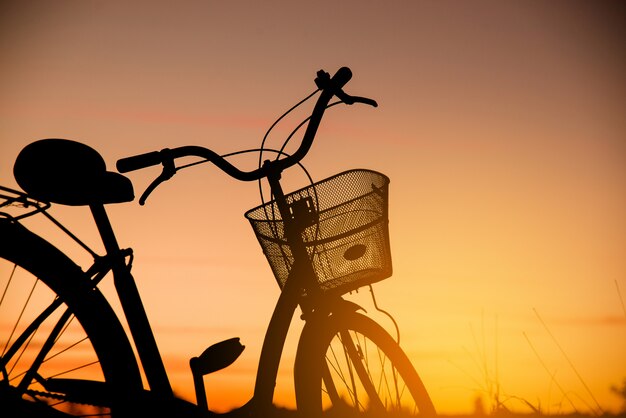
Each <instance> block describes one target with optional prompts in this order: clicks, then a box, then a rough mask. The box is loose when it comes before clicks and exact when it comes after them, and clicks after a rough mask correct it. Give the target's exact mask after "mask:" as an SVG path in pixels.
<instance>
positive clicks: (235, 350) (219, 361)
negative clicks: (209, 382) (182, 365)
mask: <svg viewBox="0 0 626 418" xmlns="http://www.w3.org/2000/svg"><path fill="white" fill-rule="evenodd" d="M244 348H246V347H245V346H244V345H242V344H241V342H240V341H239V338H238V337H236V338H231V339H228V340H225V341H222V342H219V343H216V344H213V345H212V346H210V347H209V348H207V349H206V350H204V351H203V352H202V354H200V355H199V356H198V357H192V358H191V360H189V366H190V367H191V374H192V375H193V385H194V388H195V390H196V402H197V403H198V406H199V407H200V408H202V409H205V410H208V409H209V406H208V402H207V398H206V391H205V390H204V379H203V378H202V377H203V376H205V375H207V374H209V373H213V372H216V371H218V370H221V369H223V368H225V367H228V366H230V365H231V364H233V362H234V361H235V360H237V358H239V356H240V355H241V353H242V352H243V349H244Z"/></svg>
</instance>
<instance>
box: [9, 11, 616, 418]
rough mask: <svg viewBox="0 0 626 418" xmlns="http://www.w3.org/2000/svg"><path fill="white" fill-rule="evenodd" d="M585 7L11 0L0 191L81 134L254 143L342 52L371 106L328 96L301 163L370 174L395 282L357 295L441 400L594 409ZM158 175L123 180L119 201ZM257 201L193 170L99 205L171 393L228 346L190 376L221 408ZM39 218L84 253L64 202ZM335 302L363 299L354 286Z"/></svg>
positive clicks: (247, 368)
mask: <svg viewBox="0 0 626 418" xmlns="http://www.w3.org/2000/svg"><path fill="white" fill-rule="evenodd" d="M604 6H605V8H603V6H597V5H595V4H586V3H574V4H573V5H572V4H567V5H564V4H552V3H545V4H544V3H541V4H537V3H510V2H505V3H502V2H483V1H481V2H472V3H471V4H470V3H456V2H455V3H447V2H436V3H431V2H403V3H397V4H394V3H392V4H389V3H385V4H383V3H376V2H365V3H364V2H355V1H348V2H341V3H340V4H337V3H336V2H321V3H320V2H316V3H315V5H313V3H311V5H310V6H309V5H305V4H303V3H298V5H297V6H296V4H295V3H288V2H282V4H278V3H275V4H272V5H266V4H261V3H257V2H252V1H250V2H245V7H244V5H243V4H241V2H234V3H228V2H195V1H192V2H186V3H184V5H181V6H179V7H177V8H175V9H174V8H172V7H171V4H170V3H167V4H166V3H164V2H154V1H152V2H132V3H125V2H117V3H111V2H106V3H105V2H69V1H61V2H59V1H57V2H54V6H52V3H50V4H49V3H48V2H40V3H37V4H35V3H32V2H29V3H23V2H9V4H8V5H6V6H3V12H2V13H0V39H2V41H1V42H0V53H1V55H2V57H3V59H2V64H0V65H1V68H2V77H1V78H0V159H1V160H0V182H1V183H2V184H3V185H7V186H15V182H14V180H13V176H12V163H13V160H14V159H15V157H16V155H17V153H18V152H19V150H20V149H21V148H22V147H24V146H25V145H26V144H27V143H29V142H31V141H33V140H35V139H39V138H45V137H63V138H70V139H75V140H80V141H84V142H85V143H87V144H89V145H90V146H92V147H94V148H96V149H97V150H99V151H100V152H101V153H102V155H103V156H104V158H105V160H106V161H107V163H108V164H109V167H110V168H111V169H112V168H113V167H114V163H115V160H116V159H118V158H121V157H125V156H129V155H133V154H136V153H140V152H146V151H151V150H158V149H161V148H164V147H175V146H179V145H191V144H200V145H204V146H206V147H210V148H213V149H215V150H216V151H217V152H230V151H236V150H240V149H245V148H253V147H258V146H259V144H260V141H261V138H262V135H263V133H264V130H265V129H266V128H267V127H269V125H270V124H271V123H272V122H273V121H274V119H275V117H277V116H278V115H279V114H280V113H282V112H283V111H284V110H286V109H287V108H288V107H289V106H291V105H292V104H293V103H295V101H296V100H298V99H300V98H301V97H303V96H305V95H306V94H307V93H309V92H310V91H312V90H313V89H314V85H313V82H312V81H313V77H314V75H315V72H316V71H317V70H318V69H320V68H324V69H326V70H327V71H330V72H333V71H335V70H336V69H337V68H339V67H340V66H343V65H347V66H350V67H351V68H352V70H353V72H354V79H353V81H352V82H351V83H350V84H349V85H348V87H347V90H348V91H349V92H351V93H354V94H357V95H364V96H370V97H373V98H375V99H377V100H378V101H379V103H380V107H379V108H378V109H375V110H374V109H370V108H365V107H356V106H355V107H352V108H334V109H333V110H332V111H330V113H329V114H328V117H327V119H326V120H325V121H324V122H323V126H322V127H321V129H320V134H319V137H318V141H317V142H316V143H315V144H314V146H313V149H312V150H311V152H310V154H309V156H308V157H307V160H306V161H304V163H305V165H306V166H307V168H308V169H309V171H310V172H311V173H312V175H313V176H314V178H315V179H317V180H319V179H321V178H324V177H326V176H328V175H331V174H334V173H336V172H339V171H342V170H344V169H348V168H355V167H366V168H372V169H375V170H378V171H381V172H383V173H385V174H387V175H388V176H389V177H390V178H391V184H390V193H391V200H390V211H391V213H390V217H391V224H390V233H391V245H392V252H393V261H394V276H393V277H392V278H391V279H389V280H387V281H385V282H383V283H380V284H379V285H377V286H376V289H377V297H378V301H379V303H380V304H381V305H382V306H383V307H384V308H385V309H386V310H389V311H391V312H392V313H393V314H394V316H395V317H396V319H397V321H398V323H399V324H400V328H401V331H402V334H401V338H402V345H403V346H404V348H405V350H406V351H407V352H408V353H410V355H411V358H412V360H413V361H414V363H415V365H416V368H417V370H418V372H419V373H420V375H421V376H422V378H423V380H424V382H425V384H426V386H427V388H428V390H429V392H430V394H431V396H432V398H433V401H434V403H435V406H436V408H437V409H438V411H439V412H441V413H455V412H462V413H466V412H472V411H473V409H474V408H475V400H476V399H477V398H479V397H480V398H482V402H483V404H484V406H485V407H486V408H490V407H492V406H494V400H495V399H496V397H497V399H498V400H499V401H501V402H504V405H505V406H507V407H509V408H511V409H513V410H518V411H529V410H530V409H529V407H528V404H527V403H529V404H531V405H533V406H534V407H536V408H541V410H542V411H543V412H550V413H557V412H568V411H571V410H573V409H577V410H580V411H597V410H598V408H599V407H601V408H602V409H604V410H608V411H617V410H618V409H619V407H620V399H619V398H618V397H617V396H616V395H615V394H613V393H611V390H610V386H611V385H618V384H620V383H621V382H622V380H623V379H624V377H626V357H625V356H624V355H623V353H624V352H626V312H624V310H623V309H624V308H623V303H624V300H625V299H626V261H625V260H626V258H625V257H624V254H626V221H625V220H626V216H625V215H626V161H625V159H626V148H625V146H626V141H624V138H625V137H626V126H625V125H624V105H625V97H626V94H625V89H624V88H625V86H624V74H625V73H626V68H624V64H625V62H624V61H623V59H621V58H620V57H623V44H622V43H620V42H621V39H623V37H622V36H620V35H621V33H620V32H621V30H620V26H619V24H618V23H617V22H616V18H615V17H614V15H613V14H612V13H611V10H608V8H609V7H610V5H604ZM330 8H332V11H333V12H332V13H328V9H330ZM301 115H302V116H304V115H305V113H301ZM291 126H294V125H291ZM288 131H289V129H283V130H280V131H278V134H276V135H273V136H272V137H271V138H270V140H271V146H278V147H279V146H280V144H281V140H282V139H283V138H284V136H281V135H283V134H284V133H285V132H288ZM156 174H157V171H155V170H146V172H143V173H137V174H132V175H131V176H130V177H131V178H132V180H133V182H134V185H135V188H136V194H137V195H139V194H140V193H141V192H142V191H143V189H144V188H145V186H146V185H147V184H148V182H149V181H150V180H151V179H152V178H153V177H154V176H156ZM294 175H295V176H296V177H297V178H298V181H300V182H301V181H302V174H301V173H295V174H294ZM258 203H259V201H258V196H257V189H256V185H255V184H239V183H237V182H235V181H233V180H231V179H228V178H226V176H224V175H222V174H221V173H219V172H218V170H216V169H213V168H212V167H205V166H200V167H198V168H195V169H192V170H188V171H185V172H183V173H181V174H180V175H179V176H177V177H176V178H175V179H174V180H172V181H170V182H167V183H165V184H164V185H163V186H162V187H161V188H160V189H158V190H157V191H156V192H155V193H154V194H153V195H152V196H151V197H150V199H149V200H148V202H147V205H146V206H145V207H139V206H138V205H136V204H134V203H133V204H124V205H116V206H112V207H110V210H109V212H110V214H111V217H112V220H113V222H114V225H115V226H116V228H117V231H118V239H119V241H120V242H121V244H122V245H123V246H132V247H133V248H134V250H135V254H136V259H135V267H134V269H133V273H134V275H135V277H136V279H137V281H138V285H139V288H140V291H141V292H142V295H143V297H144V302H145V305H146V308H147V310H148V314H149V316H150V318H151V320H152V321H153V326H154V330H155V333H156V334H157V340H158V341H159V343H160V344H161V347H162V352H163V356H164V357H165V360H166V366H167V368H168V371H169V372H170V374H171V378H172V381H173V384H174V386H175V390H176V391H177V392H179V393H180V394H181V395H182V396H184V397H186V398H188V399H193V398H194V397H193V385H192V381H191V373H190V372H189V369H188V359H189V358H190V357H192V356H195V355H198V354H199V353H200V352H202V351H203V350H204V349H205V348H206V347H207V346H209V345H210V344H212V343H214V342H216V341H219V340H222V339H226V338H230V337H234V336H239V337H241V338H242V343H243V344H244V345H246V346H247V348H246V350H245V351H244V353H243V355H242V357H241V358H240V359H239V360H238V361H237V362H235V364H233V365H232V366H231V367H230V368H228V369H226V370H224V371H220V372H218V373H216V374H215V375H212V376H209V377H207V378H206V386H207V392H208V399H209V405H210V406H212V407H215V408H216V409H219V410H226V409H229V408H231V407H233V406H236V405H238V404H242V403H244V402H246V401H247V400H248V399H249V397H250V396H251V394H252V390H253V385H254V371H255V369H256V362H257V361H258V355H259V352H260V347H261V342H262V337H263V333H264V331H265V327H266V324H267V322H268V320H269V317H270V315H271V310H272V307H273V303H274V302H275V300H276V298H277V295H278V288H277V286H276V284H275V281H274V279H273V277H272V275H271V272H270V270H269V267H268V266H267V264H266V262H265V260H264V258H263V255H262V253H261V251H260V249H259V247H258V244H257V243H256V241H255V238H254V235H253V233H252V231H251V229H250V228H249V225H248V224H247V222H246V221H245V219H244V218H243V212H244V211H245V210H247V209H249V208H251V207H253V206H255V205H257V204H258ZM53 213H54V214H57V215H58V216H59V218H60V219H61V220H62V221H64V222H66V223H67V224H68V225H69V226H71V227H72V228H73V229H75V230H77V231H79V232H80V233H81V234H85V235H86V236H87V237H88V241H89V243H91V244H93V245H94V246H96V247H97V248H99V247H98V245H99V244H98V241H97V237H96V236H95V232H94V228H93V226H92V225H91V224H90V222H89V217H88V213H87V211H86V210H83V209H81V208H62V207H55V208H54V209H53ZM30 224H31V225H32V226H33V228H34V229H36V230H38V231H45V232H48V229H42V228H44V227H43V226H42V224H40V223H39V222H37V221H33V222H30ZM51 239H52V240H53V241H54V242H55V243H56V242H58V243H59V245H61V246H62V247H64V248H65V247H66V246H67V244H68V243H67V242H66V241H63V240H62V238H61V237H60V236H59V235H58V234H55V235H53V236H52V238H51ZM68 250H70V251H72V254H76V257H82V258H78V259H79V260H80V261H81V262H83V261H84V262H88V261H89V260H88V258H87V259H85V258H84V256H82V255H81V256H79V255H78V253H77V252H76V251H75V248H72V249H70V247H69V246H68ZM105 288H106V290H107V292H108V293H109V294H112V293H111V289H110V283H106V284H105ZM353 297H357V298H358V300H359V302H360V303H363V304H364V305H366V306H367V307H368V312H372V310H373V308H372V307H371V302H370V301H369V296H368V292H367V291H361V292H359V294H358V295H353ZM242 307H245V309H242ZM380 320H381V322H384V321H385V318H384V317H381V318H380ZM387 325H390V324H389V323H388V322H387ZM296 329H297V327H296ZM296 338H297V336H296V337H292V338H291V340H290V342H289V344H288V347H287V358H286V359H285V361H284V362H283V366H284V368H283V369H282V370H281V375H280V381H279V382H278V385H277V395H276V402H277V403H279V404H282V405H288V406H293V388H292V382H291V378H290V370H291V367H292V363H293V361H292V360H293V352H294V345H295V343H296ZM526 402H527V403H526ZM598 405H599V406H598Z"/></svg>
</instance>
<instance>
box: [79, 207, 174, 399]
mask: <svg viewBox="0 0 626 418" xmlns="http://www.w3.org/2000/svg"><path fill="white" fill-rule="evenodd" d="M89 208H90V209H91V213H92V215H93V218H94V221H95V222H96V225H97V227H98V231H99V232H100V236H101V237H102V242H103V243H104V248H105V250H106V252H107V255H110V256H113V257H112V262H113V266H112V268H113V282H114V284H115V289H116V290H117V294H118V296H119V298H120V303H121V305H122V309H123V310H124V315H125V316H126V320H127V322H128V327H129V328H130V332H131V334H132V337H133V341H134V342H135V346H136V347H137V352H138V353H139V357H140V360H141V363H142V365H143V369H144V372H145V373H146V378H147V380H148V384H149V385H150V388H151V389H152V390H153V391H155V392H157V393H159V394H160V395H165V396H173V392H172V387H171V385H170V382H169V379H168V378H167V373H166V371H165V366H164V365H163V360H162V359H161V354H160V353H159V348H158V346H157V343H156V340H155V338H154V334H153V332H152V328H151V327H150V322H149V321H148V316H147V314H146V311H145V309H144V306H143V303H142V301H141V296H140V295H139V290H138V289H137V285H136V283H135V279H134V278H133V276H132V275H131V273H130V269H129V268H128V267H127V266H126V263H125V262H124V258H123V257H120V256H119V253H120V247H119V245H118V243H117V239H116V238H115V234H114V232H113V228H112V226H111V222H110V221H109V217H108V216H107V214H106V211H105V210H104V205H102V204H92V205H89Z"/></svg>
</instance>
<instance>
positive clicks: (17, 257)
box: [0, 220, 142, 417]
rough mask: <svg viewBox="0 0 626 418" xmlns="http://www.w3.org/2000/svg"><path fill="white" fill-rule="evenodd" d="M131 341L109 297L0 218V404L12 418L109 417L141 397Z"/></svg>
mask: <svg viewBox="0 0 626 418" xmlns="http://www.w3.org/2000/svg"><path fill="white" fill-rule="evenodd" d="M141 388H142V383H141V376H140V373H139V368H138V366H137V363H136V360H135V357H134V355H133V352H132V349H131V346H130V343H129V342H128V339H127V337H126V335H125V333H124V331H123V328H122V326H121V324H120V322H119V320H118V319H117V317H116V316H115V314H114V312H113V310H112V309H111V306H110V305H109V304H108V303H107V302H106V300H105V298H104V296H103V295H102V294H101V293H100V292H99V291H98V290H97V289H94V288H93V286H91V284H90V281H89V278H88V277H87V276H86V275H85V274H84V273H83V272H82V271H81V270H80V269H79V268H78V267H77V266H76V264H74V263H73V262H72V261H71V260H70V259H69V258H67V257H66V256H65V255H64V254H62V253H61V252H60V251H59V250H57V249H56V248H54V247H53V246H52V245H50V244H49V243H47V242H46V241H44V240H43V239H41V238H40V237H38V236H37V235H35V234H33V233H31V232H29V231H28V230H26V229H25V228H24V227H22V226H21V225H19V224H17V223H12V222H10V221H5V220H0V404H1V405H2V409H3V412H9V413H8V414H7V415H6V416H7V417H12V416H15V417H28V416H37V417H47V416H50V417H53V416H64V415H66V414H67V415H75V416H85V415H94V414H97V415H104V416H107V415H110V414H111V411H112V408H115V405H117V404H116V403H115V402H118V403H119V404H120V405H122V404H124V406H126V402H124V400H123V398H122V397H121V396H124V395H120V394H130V393H137V392H138V391H140V390H141Z"/></svg>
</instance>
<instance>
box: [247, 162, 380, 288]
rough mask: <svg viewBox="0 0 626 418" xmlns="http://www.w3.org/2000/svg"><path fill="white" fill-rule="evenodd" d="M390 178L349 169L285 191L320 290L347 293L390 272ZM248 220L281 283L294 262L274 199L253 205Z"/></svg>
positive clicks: (368, 171)
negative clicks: (301, 227)
mask: <svg viewBox="0 0 626 418" xmlns="http://www.w3.org/2000/svg"><path fill="white" fill-rule="evenodd" d="M388 192H389V178H387V177H386V176H385V175H383V174H381V173H378V172H376V171H371V170H363V169H358V170H350V171H346V172H343V173H340V174H337V175H335V176H333V177H329V178H327V179H325V180H322V181H320V182H317V183H314V184H312V185H310V186H308V187H305V188H303V189H300V190H297V191H295V192H293V193H290V194H288V195H286V196H285V197H286V200H287V204H288V205H289V208H290V212H291V214H292V215H293V217H294V218H295V219H296V220H297V222H299V223H300V224H301V225H306V226H304V229H303V232H302V238H303V240H304V244H305V246H306V249H307V252H308V254H309V258H310V260H311V262H312V265H313V270H314V271H315V274H316V276H317V281H318V283H319V286H320V288H321V289H322V291H325V292H329V291H332V292H338V293H339V294H343V293H347V292H349V291H352V290H354V289H356V288H358V287H361V286H364V285H368V284H371V283H374V282H377V281H380V280H383V279H385V278H387V277H389V276H391V272H392V267H391V251H390V248H389V228H388V219H389V218H388ZM245 216H246V218H248V220H249V221H250V223H251V225H252V228H253V229H254V232H255V234H256V237H257V239H258V240H259V243H260V244H261V247H262V248H263V252H264V254H265V256H266V257H267V260H268V261H269V264H270V266H271V268H272V271H273V273H274V275H275V276H276V280H277V281H278V285H279V286H280V287H281V288H282V287H283V286H284V285H285V282H286V281H287V277H288V276H289V272H290V271H291V267H292V265H293V263H294V259H293V256H292V253H291V249H290V247H289V244H288V243H287V239H286V237H285V229H284V223H283V220H282V219H281V215H280V213H279V210H278V206H277V205H276V202H275V201H271V202H269V203H266V204H264V205H261V206H258V207H256V208H253V209H250V210H249V211H248V212H246V214H245Z"/></svg>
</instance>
